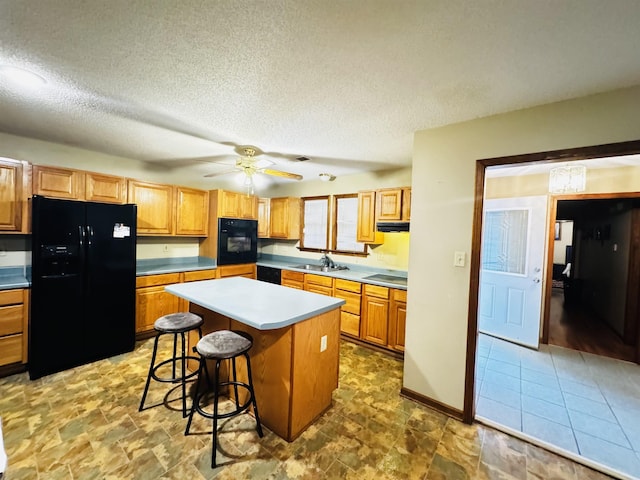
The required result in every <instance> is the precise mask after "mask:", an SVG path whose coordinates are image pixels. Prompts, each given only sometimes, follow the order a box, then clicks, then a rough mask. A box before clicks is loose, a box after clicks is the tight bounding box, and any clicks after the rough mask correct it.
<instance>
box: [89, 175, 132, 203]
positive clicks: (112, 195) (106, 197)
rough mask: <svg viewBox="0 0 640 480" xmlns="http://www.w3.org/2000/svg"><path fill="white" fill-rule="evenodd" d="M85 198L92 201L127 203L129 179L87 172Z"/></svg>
mask: <svg viewBox="0 0 640 480" xmlns="http://www.w3.org/2000/svg"><path fill="white" fill-rule="evenodd" d="M84 179H85V180H84V184H85V200H87V201H90V202H104V203H125V202H126V201H127V181H126V180H125V178H124V177H116V176H113V175H103V174H101V173H93V172H85V173H84Z"/></svg>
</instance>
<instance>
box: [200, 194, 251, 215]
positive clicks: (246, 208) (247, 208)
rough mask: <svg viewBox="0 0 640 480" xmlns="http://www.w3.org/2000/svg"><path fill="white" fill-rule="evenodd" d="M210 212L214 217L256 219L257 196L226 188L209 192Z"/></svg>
mask: <svg viewBox="0 0 640 480" xmlns="http://www.w3.org/2000/svg"><path fill="white" fill-rule="evenodd" d="M210 195H211V203H212V207H213V208H212V213H215V215H216V217H218V218H220V217H224V218H246V219H248V220H257V219H258V197H256V196H255V195H247V194H245V193H238V192H230V191H228V190H212V191H211V192H210Z"/></svg>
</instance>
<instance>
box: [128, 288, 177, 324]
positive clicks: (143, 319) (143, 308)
mask: <svg viewBox="0 0 640 480" xmlns="http://www.w3.org/2000/svg"><path fill="white" fill-rule="evenodd" d="M180 306H181V305H180V298H179V297H177V296H175V295H173V294H171V293H168V292H165V290H164V285H160V286H156V287H145V288H138V289H137V290H136V332H146V331H148V330H153V324H154V322H155V321H156V320H157V319H158V318H159V317H161V316H163V315H168V314H169V313H176V312H179V311H180Z"/></svg>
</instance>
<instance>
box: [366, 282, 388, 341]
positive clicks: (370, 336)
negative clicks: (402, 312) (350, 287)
mask: <svg viewBox="0 0 640 480" xmlns="http://www.w3.org/2000/svg"><path fill="white" fill-rule="evenodd" d="M388 330H389V289H388V288H387V287H380V286H378V285H369V284H365V285H364V288H363V295H362V339H363V340H365V341H367V342H371V343H374V344H376V345H381V346H384V347H386V346H387V339H388Z"/></svg>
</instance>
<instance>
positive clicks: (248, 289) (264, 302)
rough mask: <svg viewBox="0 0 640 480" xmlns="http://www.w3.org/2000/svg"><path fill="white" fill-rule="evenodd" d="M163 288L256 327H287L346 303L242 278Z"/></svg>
mask: <svg viewBox="0 0 640 480" xmlns="http://www.w3.org/2000/svg"><path fill="white" fill-rule="evenodd" d="M165 290H166V291H167V292H170V293H173V294H174V295H176V296H178V297H180V298H184V299H186V300H189V301H190V302H192V303H195V304H196V305H200V306H201V307H203V308H206V309H208V310H211V311H214V312H217V313H219V314H221V315H225V316H227V317H230V318H232V319H234V320H237V321H239V322H242V323H244V324H245V325H249V326H251V327H253V328H257V329H258V330H273V329H276V328H282V327H288V326H290V325H293V324H294V323H298V322H301V321H302V320H306V319H308V318H311V317H315V316H316V315H320V314H321V313H325V312H328V311H331V310H333V309H336V308H339V307H340V306H341V305H344V304H345V303H346V302H345V301H344V300H342V299H340V298H335V297H329V296H327V295H319V294H317V293H311V292H306V291H303V290H297V289H294V288H288V287H282V286H280V285H274V284H271V283H266V282H259V281H257V280H252V279H249V278H244V277H229V278H221V279H218V280H202V281H198V282H188V283H176V284H173V285H168V286H166V287H165Z"/></svg>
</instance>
